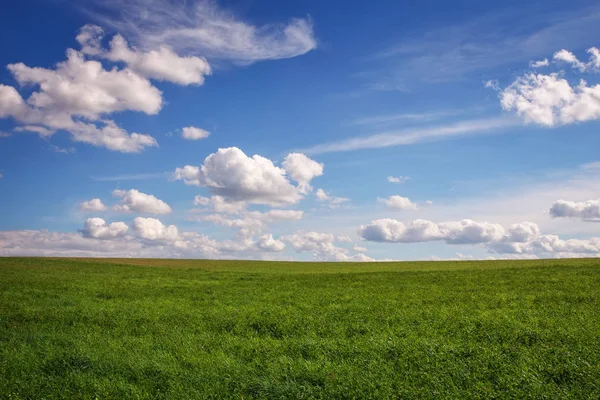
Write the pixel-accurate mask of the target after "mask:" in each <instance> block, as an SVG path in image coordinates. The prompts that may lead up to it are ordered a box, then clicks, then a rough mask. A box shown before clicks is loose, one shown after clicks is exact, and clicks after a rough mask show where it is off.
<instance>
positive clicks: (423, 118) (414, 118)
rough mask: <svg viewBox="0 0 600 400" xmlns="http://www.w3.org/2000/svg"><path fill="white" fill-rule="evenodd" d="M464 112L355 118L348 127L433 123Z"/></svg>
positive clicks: (447, 111)
mask: <svg viewBox="0 0 600 400" xmlns="http://www.w3.org/2000/svg"><path fill="white" fill-rule="evenodd" d="M464 112H465V111H464V110H446V111H437V112H423V113H399V114H385V115H375V116H371V117H362V118H357V119H355V120H353V121H350V123H349V124H350V125H384V124H389V123H394V122H427V121H435V120H438V119H442V118H446V117H452V116H455V115H459V114H462V113H464Z"/></svg>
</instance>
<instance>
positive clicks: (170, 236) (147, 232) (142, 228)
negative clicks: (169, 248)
mask: <svg viewBox="0 0 600 400" xmlns="http://www.w3.org/2000/svg"><path fill="white" fill-rule="evenodd" d="M133 230H134V231H135V233H136V234H137V235H138V236H139V237H140V238H142V239H146V240H162V241H167V242H172V241H176V240H178V239H179V231H178V229H177V227H176V226H175V225H169V226H166V225H164V224H163V223H162V222H160V221H159V220H158V219H156V218H143V217H137V218H135V219H134V220H133Z"/></svg>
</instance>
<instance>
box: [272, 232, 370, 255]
mask: <svg viewBox="0 0 600 400" xmlns="http://www.w3.org/2000/svg"><path fill="white" fill-rule="evenodd" d="M280 239H281V240H282V241H284V242H286V243H289V244H290V245H291V246H292V247H293V248H294V250H296V251H297V252H299V253H300V252H309V253H312V255H313V258H314V259H315V260H325V261H374V259H372V258H371V257H368V256H366V255H364V254H355V255H348V253H349V251H348V249H345V248H342V247H338V246H336V245H335V241H336V237H335V236H334V235H333V234H331V233H323V232H307V231H298V232H296V233H294V234H292V235H286V236H282V237H281V238H280Z"/></svg>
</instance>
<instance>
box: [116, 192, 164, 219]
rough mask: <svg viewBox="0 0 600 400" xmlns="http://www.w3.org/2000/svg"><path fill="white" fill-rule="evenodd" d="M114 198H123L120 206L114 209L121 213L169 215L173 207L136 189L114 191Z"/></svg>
mask: <svg viewBox="0 0 600 400" xmlns="http://www.w3.org/2000/svg"><path fill="white" fill-rule="evenodd" d="M112 195H113V196H114V197H119V198H122V199H123V200H122V201H121V203H120V204H117V205H115V206H114V207H113V209H114V210H115V211H121V212H131V211H134V212H139V213H150V214H169V213H171V211H172V210H171V207H170V206H169V205H168V204H167V203H165V202H164V201H162V200H160V199H157V198H156V197H154V196H153V195H151V194H146V193H142V192H140V191H138V190H136V189H131V190H119V189H117V190H113V192H112Z"/></svg>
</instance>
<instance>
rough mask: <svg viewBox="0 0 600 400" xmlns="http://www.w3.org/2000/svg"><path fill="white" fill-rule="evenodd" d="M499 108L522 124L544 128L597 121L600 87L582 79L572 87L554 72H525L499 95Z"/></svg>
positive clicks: (599, 109) (599, 111)
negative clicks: (516, 116)
mask: <svg viewBox="0 0 600 400" xmlns="http://www.w3.org/2000/svg"><path fill="white" fill-rule="evenodd" d="M500 99H501V105H502V108H503V109H504V110H506V111H514V112H516V113H517V115H519V116H520V117H521V118H523V119H524V120H525V122H530V123H535V124H538V125H544V126H555V125H565V124H571V123H575V122H582V121H589V120H594V119H598V118H600V84H599V85H594V86H588V85H587V83H586V82H585V81H584V80H581V81H580V82H579V84H578V85H577V86H575V87H572V86H571V84H570V83H569V82H568V81H567V80H566V79H564V78H560V77H559V75H558V74H557V73H552V74H549V75H543V74H535V73H529V74H526V75H524V76H522V77H519V78H517V80H516V81H514V82H513V83H512V84H511V85H510V86H508V87H507V88H505V89H504V90H503V91H502V92H501V94H500Z"/></svg>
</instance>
